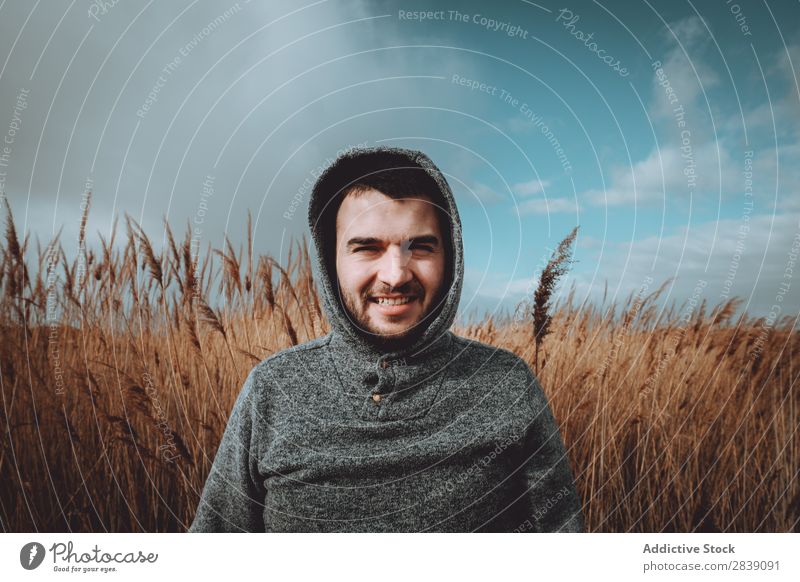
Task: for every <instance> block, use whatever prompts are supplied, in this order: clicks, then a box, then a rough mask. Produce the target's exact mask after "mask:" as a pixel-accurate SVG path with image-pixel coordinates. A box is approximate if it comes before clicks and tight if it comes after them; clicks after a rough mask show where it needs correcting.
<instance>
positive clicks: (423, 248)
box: [411, 244, 434, 253]
mask: <svg viewBox="0 0 800 582" xmlns="http://www.w3.org/2000/svg"><path fill="white" fill-rule="evenodd" d="M411 249H412V250H415V251H423V252H426V253H432V252H433V250H434V249H433V247H432V246H431V245H423V244H414V245H411Z"/></svg>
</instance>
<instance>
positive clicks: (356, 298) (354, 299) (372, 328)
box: [339, 281, 436, 351]
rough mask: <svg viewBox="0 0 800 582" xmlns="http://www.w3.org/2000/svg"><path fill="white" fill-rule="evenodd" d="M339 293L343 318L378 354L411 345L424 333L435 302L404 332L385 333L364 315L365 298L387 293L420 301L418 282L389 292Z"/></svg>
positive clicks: (365, 310) (379, 290) (365, 313)
mask: <svg viewBox="0 0 800 582" xmlns="http://www.w3.org/2000/svg"><path fill="white" fill-rule="evenodd" d="M339 292H340V297H341V299H342V304H343V305H344V308H345V311H346V312H347V316H348V317H349V318H350V319H351V321H352V322H353V323H354V324H355V326H356V328H357V329H358V331H359V333H361V334H362V335H364V336H365V337H367V338H368V340H369V341H370V343H372V344H373V345H375V346H377V347H378V348H379V349H381V350H382V351H400V350H402V349H404V348H407V347H410V346H411V345H413V343H414V342H415V341H416V340H417V339H419V337H420V336H422V334H423V333H424V332H425V330H426V329H427V327H428V326H427V325H425V324H424V322H425V321H426V319H427V318H428V317H429V316H430V312H431V311H432V309H431V307H432V306H434V305H436V302H432V303H431V305H430V306H429V307H428V308H427V309H425V310H424V311H422V313H420V315H419V316H418V317H417V318H416V319H415V320H414V321H412V322H411V323H409V325H408V327H407V328H406V329H405V330H403V331H399V332H388V333H387V332H385V331H383V330H382V329H380V328H379V327H378V326H376V325H374V323H373V321H372V317H371V316H370V314H369V313H368V311H369V306H370V303H371V302H370V299H369V298H370V297H372V296H373V295H380V294H382V293H390V292H391V293H402V294H413V295H416V296H417V297H419V299H416V300H415V301H422V298H424V296H425V293H424V290H423V288H422V285H420V284H419V282H417V281H409V282H408V283H407V284H406V285H404V286H403V287H398V288H395V289H392V290H391V291H389V290H388V289H370V290H367V291H365V292H364V293H362V294H356V293H351V292H349V291H347V290H344V289H342V288H341V287H340V288H339Z"/></svg>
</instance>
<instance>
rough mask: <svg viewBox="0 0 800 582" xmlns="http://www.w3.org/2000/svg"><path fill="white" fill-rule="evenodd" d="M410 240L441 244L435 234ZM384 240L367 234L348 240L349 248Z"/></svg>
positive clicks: (380, 242) (379, 242) (435, 244)
mask: <svg viewBox="0 0 800 582" xmlns="http://www.w3.org/2000/svg"><path fill="white" fill-rule="evenodd" d="M409 241H410V242H411V243H412V244H414V243H416V244H427V245H433V246H438V245H439V237H437V236H436V235H435V234H423V235H420V236H415V237H412V238H410V239H409ZM382 243H383V241H382V240H380V239H377V238H375V237H371V236H367V237H360V236H357V237H353V238H351V239H350V240H348V241H347V248H352V247H357V246H362V245H375V244H382Z"/></svg>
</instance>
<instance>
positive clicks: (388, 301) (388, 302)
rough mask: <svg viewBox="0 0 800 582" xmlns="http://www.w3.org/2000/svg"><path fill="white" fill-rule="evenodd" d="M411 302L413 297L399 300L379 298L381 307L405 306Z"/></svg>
mask: <svg viewBox="0 0 800 582" xmlns="http://www.w3.org/2000/svg"><path fill="white" fill-rule="evenodd" d="M409 301H411V297H398V298H397V299H393V298H391V299H390V298H388V297H378V304H379V305H405V304H406V303H408V302H409Z"/></svg>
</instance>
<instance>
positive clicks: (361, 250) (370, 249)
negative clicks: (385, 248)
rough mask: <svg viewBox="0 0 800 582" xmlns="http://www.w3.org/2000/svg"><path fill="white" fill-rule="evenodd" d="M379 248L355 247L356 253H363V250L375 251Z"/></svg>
mask: <svg viewBox="0 0 800 582" xmlns="http://www.w3.org/2000/svg"><path fill="white" fill-rule="evenodd" d="M377 250H378V247H356V248H354V249H353V252H354V253H361V252H375V251H377Z"/></svg>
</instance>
